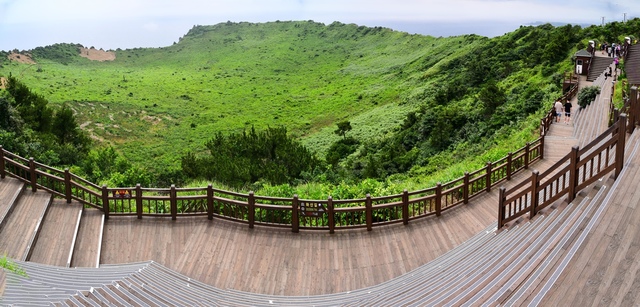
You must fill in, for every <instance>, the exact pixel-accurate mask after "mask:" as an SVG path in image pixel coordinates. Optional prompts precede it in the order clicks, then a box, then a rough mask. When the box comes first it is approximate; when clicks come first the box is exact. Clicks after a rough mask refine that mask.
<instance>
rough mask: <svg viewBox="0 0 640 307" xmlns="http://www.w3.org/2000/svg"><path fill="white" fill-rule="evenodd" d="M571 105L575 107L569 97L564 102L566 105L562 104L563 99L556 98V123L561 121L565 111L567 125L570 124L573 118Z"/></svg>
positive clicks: (554, 106)
mask: <svg viewBox="0 0 640 307" xmlns="http://www.w3.org/2000/svg"><path fill="white" fill-rule="evenodd" d="M571 107H573V105H572V104H571V101H569V100H568V99H567V102H565V103H564V105H563V104H562V101H560V99H558V100H556V102H555V104H554V105H553V108H554V109H555V110H556V123H559V122H560V119H561V118H562V115H563V113H564V123H565V124H567V125H568V124H569V121H570V120H571Z"/></svg>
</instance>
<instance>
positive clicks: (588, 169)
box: [498, 114, 627, 227]
mask: <svg viewBox="0 0 640 307" xmlns="http://www.w3.org/2000/svg"><path fill="white" fill-rule="evenodd" d="M626 124H627V116H626V115H625V114H621V115H620V117H619V118H618V121H616V123H615V124H614V125H612V126H611V127H610V128H609V129H608V130H607V131H605V132H604V133H602V134H601V135H600V136H599V137H598V138H596V139H595V140H594V141H592V142H591V143H590V144H589V145H587V146H585V147H584V148H582V149H580V148H579V147H578V146H574V147H573V148H572V150H571V152H569V153H568V154H567V155H566V156H565V157H563V158H562V159H560V160H559V161H558V162H557V163H556V164H555V165H553V166H552V167H550V168H549V169H547V171H545V172H543V173H540V172H538V171H533V172H532V173H531V177H530V179H528V180H524V181H522V182H521V183H520V184H518V185H516V186H514V187H512V188H510V189H508V190H507V189H506V188H504V187H501V188H500V193H499V194H500V195H499V198H498V202H499V204H498V227H503V226H504V225H505V224H506V223H509V222H511V221H513V220H515V219H517V218H519V217H521V216H523V215H525V214H529V217H533V216H535V215H536V214H537V213H538V212H539V211H540V210H542V209H544V208H546V207H547V206H549V205H551V204H553V203H554V202H555V201H556V200H558V199H560V198H561V197H563V196H565V195H567V200H568V202H571V201H572V200H573V199H575V197H576V194H577V193H578V191H580V190H582V189H584V188H585V187H586V186H588V185H589V184H591V183H593V182H595V181H596V180H598V179H600V178H602V177H604V176H606V175H607V174H609V173H610V172H611V171H613V170H615V177H617V176H618V175H619V174H620V171H621V170H622V165H623V161H624V147H625V136H626Z"/></svg>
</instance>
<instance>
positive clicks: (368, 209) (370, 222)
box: [364, 194, 373, 231]
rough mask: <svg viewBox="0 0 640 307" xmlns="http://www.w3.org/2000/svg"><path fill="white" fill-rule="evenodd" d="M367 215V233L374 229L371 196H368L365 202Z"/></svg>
mask: <svg viewBox="0 0 640 307" xmlns="http://www.w3.org/2000/svg"><path fill="white" fill-rule="evenodd" d="M364 205H365V215H366V218H367V231H371V229H372V228H373V204H372V203H371V195H370V194H367V199H366V200H365V202H364Z"/></svg>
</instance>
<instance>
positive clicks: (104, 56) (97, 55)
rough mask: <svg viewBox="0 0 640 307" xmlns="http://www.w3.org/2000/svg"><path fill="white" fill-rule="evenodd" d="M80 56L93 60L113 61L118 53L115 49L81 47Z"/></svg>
mask: <svg viewBox="0 0 640 307" xmlns="http://www.w3.org/2000/svg"><path fill="white" fill-rule="evenodd" d="M80 56H81V57H84V58H87V59H89V60H92V61H100V62H104V61H113V60H115V59H116V53H115V52H113V51H104V50H98V49H95V48H84V47H81V48H80Z"/></svg>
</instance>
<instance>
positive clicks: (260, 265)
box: [77, 125, 576, 295]
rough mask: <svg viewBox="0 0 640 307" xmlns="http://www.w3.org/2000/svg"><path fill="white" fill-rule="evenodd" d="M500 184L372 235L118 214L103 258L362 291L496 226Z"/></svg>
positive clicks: (549, 145) (228, 278)
mask: <svg viewBox="0 0 640 307" xmlns="http://www.w3.org/2000/svg"><path fill="white" fill-rule="evenodd" d="M571 127H572V125H567V127H564V126H563V127H562V128H561V126H559V125H556V126H554V127H552V128H551V132H552V135H551V137H550V138H549V140H548V141H547V142H546V146H545V152H546V157H547V158H546V159H544V160H542V161H539V162H537V163H536V164H535V165H533V166H532V168H533V167H535V168H536V169H539V170H543V169H546V168H547V167H548V166H550V165H551V164H553V163H554V162H555V161H554V160H553V159H552V158H551V157H556V156H557V157H562V156H564V155H565V154H566V153H567V152H568V151H569V148H570V147H571V146H572V145H573V144H575V143H576V139H575V138H572V137H571V136H570V133H569V132H570V129H571ZM567 129H568V130H567ZM554 131H555V135H554ZM530 174H531V169H530V170H524V171H522V172H520V173H519V174H517V175H515V176H514V178H513V180H512V181H510V182H504V183H501V184H499V185H498V186H503V185H504V186H507V187H508V186H511V185H513V184H515V183H518V182H519V181H521V180H522V179H523V178H527V177H529V176H530ZM498 186H496V187H494V188H493V189H492V191H491V192H490V193H484V194H483V195H481V196H479V197H476V198H474V199H472V200H471V201H470V202H469V204H466V205H461V206H459V207H456V208H452V209H449V210H447V211H446V212H444V213H443V215H442V216H441V217H435V216H433V217H429V218H426V219H421V220H415V221H412V222H410V223H409V225H407V226H403V225H401V224H395V225H390V226H385V227H377V228H375V229H374V230H373V231H371V232H367V231H366V230H362V229H360V230H344V231H343V230H338V231H336V233H335V234H333V235H331V234H328V233H319V232H315V231H301V232H300V233H299V234H293V233H291V230H289V229H271V228H269V229H267V228H264V227H260V226H256V227H255V229H249V228H248V226H247V225H243V224H238V223H233V222H229V221H224V220H218V219H214V220H213V221H208V220H206V219H204V218H202V217H194V218H182V217H180V218H178V220H176V221H171V220H169V219H167V218H150V217H145V218H143V219H141V220H139V219H136V218H135V217H117V216H112V217H111V218H110V219H109V220H108V221H107V222H106V225H105V230H104V238H103V251H102V259H101V260H102V263H105V264H116V263H125V262H135V261H145V260H154V261H157V262H159V263H161V264H163V265H166V266H167V267H169V268H172V269H174V270H176V271H178V272H180V273H182V274H185V275H187V276H190V277H192V278H195V279H198V280H200V281H202V282H205V283H208V284H211V285H213V286H216V287H218V288H221V289H227V288H229V289H236V290H242V291H250V292H256V293H266V294H277V295H314V294H325V293H336V292H344V291H350V290H356V289H359V288H363V287H367V286H372V285H375V284H379V283H381V282H383V281H386V280H389V279H391V278H394V277H397V276H400V275H402V274H404V273H406V272H409V271H410V270H413V269H415V268H417V267H418V266H420V265H423V264H425V263H427V262H429V261H431V260H433V259H435V258H436V257H438V256H440V255H442V254H443V253H445V252H447V251H449V250H450V249H451V248H453V247H455V246H458V245H460V244H462V243H463V242H465V241H467V240H468V239H469V238H471V237H472V236H474V235H475V234H477V233H478V232H480V231H483V230H484V229H485V228H486V227H487V226H488V225H490V224H491V223H493V222H495V221H496V217H497V212H496V204H497V194H498V193H497V192H498V189H497V188H498ZM97 216H98V215H96V216H95V217H97ZM83 219H84V220H87V221H88V220H89V219H85V217H83ZM86 225H87V226H86V227H87V228H90V226H88V225H89V224H88V223H87V224H86ZM81 228H82V227H81ZM93 229H98V227H95V226H94V227H93ZM82 233H83V235H82V236H81V238H80V239H85V241H86V242H85V241H83V242H80V241H79V243H78V248H79V249H82V250H90V249H91V248H90V247H88V244H89V242H91V241H92V240H93V241H95V240H97V239H95V238H96V236H95V235H94V234H93V233H86V231H85V230H84V229H83V230H82ZM92 238H94V239H92ZM96 246H97V244H96ZM88 254H89V253H88ZM90 258H91V257H89V256H87V260H86V261H85V260H82V258H81V256H78V259H77V262H78V263H81V262H85V263H89V261H90V260H91V259H90ZM92 265H93V264H88V266H92Z"/></svg>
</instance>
